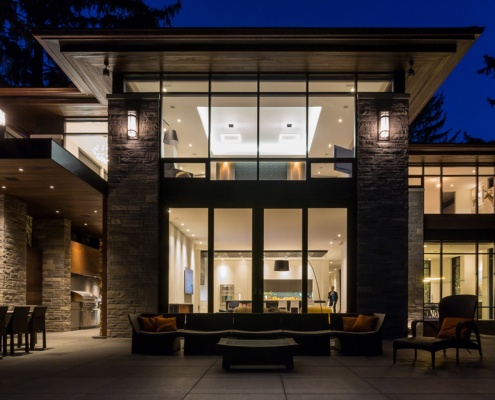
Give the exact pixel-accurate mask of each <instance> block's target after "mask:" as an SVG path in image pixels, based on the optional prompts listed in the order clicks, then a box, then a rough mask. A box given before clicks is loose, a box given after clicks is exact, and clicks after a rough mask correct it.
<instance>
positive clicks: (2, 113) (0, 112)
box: [0, 110, 7, 136]
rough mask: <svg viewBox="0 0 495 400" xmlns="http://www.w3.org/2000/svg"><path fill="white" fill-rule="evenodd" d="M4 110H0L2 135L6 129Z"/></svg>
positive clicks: (0, 131) (0, 130) (0, 132)
mask: <svg viewBox="0 0 495 400" xmlns="http://www.w3.org/2000/svg"><path fill="white" fill-rule="evenodd" d="M6 115H7V114H5V112H4V111H3V110H0V134H1V135H2V136H3V135H4V134H5V132H6V131H7V118H6Z"/></svg>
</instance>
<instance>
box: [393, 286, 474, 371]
mask: <svg viewBox="0 0 495 400" xmlns="http://www.w3.org/2000/svg"><path fill="white" fill-rule="evenodd" d="M476 307H477V298H476V296H475V295H469V294H460V295H453V296H447V297H444V298H443V299H442V300H440V304H439V310H438V313H439V321H438V322H439V324H438V328H437V327H434V326H433V325H432V324H430V325H431V326H432V327H433V328H434V329H435V330H437V333H436V335H435V337H425V336H417V326H418V324H420V323H422V324H429V322H428V321H424V320H414V321H412V324H411V333H412V336H411V337H407V338H402V339H396V340H394V342H393V350H394V364H395V363H396V360H397V350H400V349H414V358H415V359H416V358H417V351H418V350H424V351H429V352H430V353H431V367H432V369H435V353H436V352H437V351H439V350H443V352H444V354H445V352H446V350H447V349H453V348H455V349H456V363H457V365H459V349H470V350H478V351H479V353H480V357H482V350H481V340H480V334H479V330H478V327H477V325H476V322H475V320H474V315H475V312H476ZM473 333H474V335H475V339H473V338H472V334H473Z"/></svg>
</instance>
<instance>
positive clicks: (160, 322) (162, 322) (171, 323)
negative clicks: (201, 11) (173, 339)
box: [152, 317, 177, 332]
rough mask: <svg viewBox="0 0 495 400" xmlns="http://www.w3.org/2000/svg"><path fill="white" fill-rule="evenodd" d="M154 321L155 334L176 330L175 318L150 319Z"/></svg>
mask: <svg viewBox="0 0 495 400" xmlns="http://www.w3.org/2000/svg"><path fill="white" fill-rule="evenodd" d="M152 319H154V320H156V331H157V332H173V331H176V330H177V319H176V318H175V317H170V318H160V317H154V318H152Z"/></svg>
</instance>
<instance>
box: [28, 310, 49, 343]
mask: <svg viewBox="0 0 495 400" xmlns="http://www.w3.org/2000/svg"><path fill="white" fill-rule="evenodd" d="M46 309H47V306H35V307H34V310H33V314H32V315H31V319H30V320H29V324H28V329H29V334H30V335H31V350H33V349H34V346H35V344H36V343H37V341H38V335H37V334H38V333H40V332H41V333H43V348H44V349H46V323H45V314H46Z"/></svg>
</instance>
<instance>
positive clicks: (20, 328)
mask: <svg viewBox="0 0 495 400" xmlns="http://www.w3.org/2000/svg"><path fill="white" fill-rule="evenodd" d="M30 309H31V307H29V306H16V307H14V312H13V313H12V317H11V318H10V321H9V323H8V325H7V328H6V331H7V332H6V333H7V335H9V336H10V355H14V335H22V334H24V336H25V341H26V343H25V351H26V353H29V327H28V318H29V311H30Z"/></svg>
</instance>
